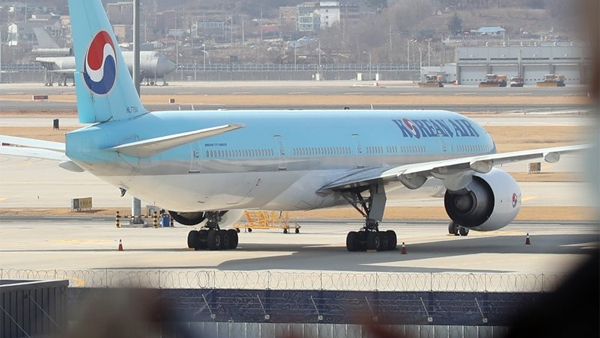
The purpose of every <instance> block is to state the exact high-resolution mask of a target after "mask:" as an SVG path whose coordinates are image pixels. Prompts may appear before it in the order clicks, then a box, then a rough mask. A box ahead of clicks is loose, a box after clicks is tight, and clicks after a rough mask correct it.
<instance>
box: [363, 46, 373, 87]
mask: <svg viewBox="0 0 600 338" xmlns="http://www.w3.org/2000/svg"><path fill="white" fill-rule="evenodd" d="M366 53H369V81H370V80H372V79H373V78H372V77H371V56H372V52H371V51H370V50H366V51H364V52H363V54H366Z"/></svg>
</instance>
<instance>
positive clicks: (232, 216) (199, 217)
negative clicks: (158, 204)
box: [169, 210, 244, 228]
mask: <svg viewBox="0 0 600 338" xmlns="http://www.w3.org/2000/svg"><path fill="white" fill-rule="evenodd" d="M210 212H211V211H197V212H178V211H169V214H170V215H171V217H173V219H174V220H175V221H177V222H178V223H180V224H183V225H197V224H200V223H202V222H204V221H205V220H206V219H207V217H208V213H210ZM214 212H217V211H214ZM218 213H219V217H220V219H219V227H220V228H227V227H230V226H232V225H233V224H234V223H235V222H237V221H238V220H239V219H240V218H241V217H242V215H243V214H244V210H225V211H218Z"/></svg>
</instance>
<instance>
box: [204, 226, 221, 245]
mask: <svg viewBox="0 0 600 338" xmlns="http://www.w3.org/2000/svg"><path fill="white" fill-rule="evenodd" d="M206 241H207V244H208V249H209V250H221V249H223V233H222V232H221V231H218V230H209V231H208V237H207V238H206Z"/></svg>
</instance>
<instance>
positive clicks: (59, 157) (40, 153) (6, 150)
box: [0, 146, 69, 161]
mask: <svg viewBox="0 0 600 338" xmlns="http://www.w3.org/2000/svg"><path fill="white" fill-rule="evenodd" d="M0 155H10V156H21V157H29V158H41V159H45V160H53V161H69V158H68V157H67V155H65V153H61V152H58V151H52V150H48V149H40V148H26V147H5V146H2V147H0Z"/></svg>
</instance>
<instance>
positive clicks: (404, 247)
mask: <svg viewBox="0 0 600 338" xmlns="http://www.w3.org/2000/svg"><path fill="white" fill-rule="evenodd" d="M400 254H402V255H406V246H405V245H404V242H402V248H401V249H400Z"/></svg>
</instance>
